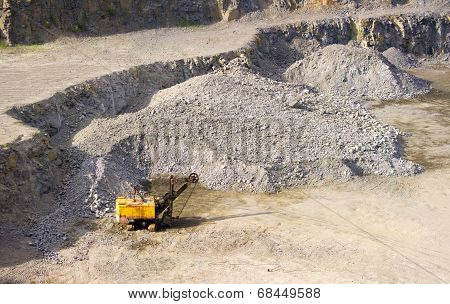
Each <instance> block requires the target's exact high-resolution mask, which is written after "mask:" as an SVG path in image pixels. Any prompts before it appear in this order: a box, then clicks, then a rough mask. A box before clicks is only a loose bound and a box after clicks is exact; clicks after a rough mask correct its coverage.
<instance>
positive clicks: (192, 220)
mask: <svg viewBox="0 0 450 304" xmlns="http://www.w3.org/2000/svg"><path fill="white" fill-rule="evenodd" d="M272 213H273V212H257V213H243V214H232V215H224V216H215V217H200V216H188V217H180V218H179V219H178V220H174V221H173V223H172V225H171V228H189V227H195V226H200V225H203V224H213V223H216V222H220V221H225V220H231V219H235V218H243V217H252V216H260V215H268V214H272Z"/></svg>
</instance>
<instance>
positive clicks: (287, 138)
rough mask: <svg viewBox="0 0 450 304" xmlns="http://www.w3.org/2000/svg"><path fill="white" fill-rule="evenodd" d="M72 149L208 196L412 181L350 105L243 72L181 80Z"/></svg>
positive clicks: (383, 137) (390, 137)
mask: <svg viewBox="0 0 450 304" xmlns="http://www.w3.org/2000/svg"><path fill="white" fill-rule="evenodd" d="M358 51H359V50H358ZM364 54H367V53H366V52H364ZM389 68H390V66H389ZM73 145H74V146H76V147H77V148H78V149H80V150H81V151H83V152H85V153H86V154H87V155H89V157H91V158H92V159H96V161H98V159H99V158H101V159H102V167H104V169H103V170H104V171H109V172H114V173H115V175H118V174H119V175H120V174H121V173H120V172H123V171H127V170H126V168H127V166H128V167H130V168H139V170H141V171H139V170H138V171H139V172H145V174H148V175H153V174H159V173H168V172H174V173H181V174H187V173H190V172H197V173H198V174H199V175H200V176H201V181H202V183H203V184H204V185H205V186H207V187H209V188H213V189H233V190H238V191H277V190H279V189H280V188H283V187H286V186H292V185H298V184H304V183H306V182H310V181H316V180H323V179H347V178H349V177H351V176H355V175H363V174H380V175H398V174H400V175H410V174H414V173H416V172H418V171H420V167H418V166H417V165H415V164H413V163H412V162H410V161H407V160H406V159H404V158H403V157H402V155H401V153H400V152H399V151H401V144H400V134H399V132H398V131H397V130H396V129H394V128H393V127H391V126H388V125H385V124H383V123H380V122H379V121H377V120H376V119H375V118H374V117H373V115H371V114H370V113H369V112H368V111H367V110H366V108H365V107H363V106H362V105H361V104H360V103H359V102H358V101H357V100H355V99H354V98H351V97H348V98H341V97H340V98H334V97H324V96H323V95H319V94H318V93H316V92H314V91H313V90H310V89H308V88H307V87H305V86H302V85H297V84H292V83H285V82H278V81H275V80H271V79H268V78H264V77H261V76H258V75H256V74H253V73H252V72H250V71H249V70H247V69H244V68H232V69H230V70H227V71H216V72H214V73H211V74H207V75H203V76H198V77H194V78H191V79H189V80H187V81H185V82H183V83H181V84H178V85H175V86H173V87H171V88H168V89H165V90H161V91H159V92H158V93H156V94H155V95H154V96H153V97H152V99H151V101H150V103H149V105H148V106H147V107H146V108H144V109H142V110H140V111H138V112H135V113H129V114H123V115H120V116H118V117H116V118H103V119H96V120H94V121H93V122H92V123H91V124H90V125H89V126H88V127H86V128H85V129H83V130H81V131H80V132H78V133H77V134H76V135H75V137H74V140H73ZM93 170H95V169H93ZM85 173H86V172H85ZM83 174H84V173H83ZM124 174H125V173H124ZM127 174H128V176H123V177H122V178H123V180H125V179H127V178H128V179H129V178H130V176H129V174H130V171H129V170H128V172H127ZM140 177H142V175H141V176H136V180H138V178H140ZM114 180H115V181H116V183H117V184H119V183H120V180H121V178H120V176H119V177H117V176H116V177H115V178H114ZM74 182H76V181H74ZM100 183H101V181H100ZM109 187H113V186H112V184H111V183H109ZM117 187H118V186H117ZM111 190H113V189H111Z"/></svg>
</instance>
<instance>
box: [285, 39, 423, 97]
mask: <svg viewBox="0 0 450 304" xmlns="http://www.w3.org/2000/svg"><path fill="white" fill-rule="evenodd" d="M284 76H285V78H286V79H287V80H288V81H290V82H293V83H305V84H309V85H311V86H314V87H317V88H319V89H320V90H321V92H326V93H327V94H331V95H333V96H339V95H342V94H344V95H348V94H351V95H352V96H354V97H365V98H369V99H375V100H377V99H396V98H401V99H407V98H411V97H413V96H415V95H418V94H423V93H426V92H428V91H429V90H430V87H429V85H428V83H427V82H426V81H423V80H421V79H418V78H416V77H414V76H412V75H409V74H407V73H405V72H402V71H400V70H399V69H397V68H396V67H395V66H394V65H393V64H391V63H390V62H389V61H388V60H387V59H386V58H385V57H384V56H383V55H382V54H380V53H379V52H377V51H374V50H371V49H367V48H361V47H355V46H346V45H338V44H333V45H330V46H327V47H325V48H323V49H321V50H320V51H318V52H315V53H313V54H311V55H309V56H307V57H306V58H304V59H303V60H300V61H298V62H296V63H294V64H293V65H291V66H290V67H289V68H288V69H287V71H286V72H285V74H284Z"/></svg>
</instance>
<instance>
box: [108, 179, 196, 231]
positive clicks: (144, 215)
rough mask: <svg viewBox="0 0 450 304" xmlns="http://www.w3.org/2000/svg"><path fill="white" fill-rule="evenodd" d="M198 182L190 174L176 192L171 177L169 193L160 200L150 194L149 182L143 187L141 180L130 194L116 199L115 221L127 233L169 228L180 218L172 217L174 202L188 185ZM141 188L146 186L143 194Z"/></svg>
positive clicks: (173, 180)
mask: <svg viewBox="0 0 450 304" xmlns="http://www.w3.org/2000/svg"><path fill="white" fill-rule="evenodd" d="M198 181H199V176H198V174H196V173H191V174H190V175H189V176H188V177H187V178H185V183H184V184H183V185H182V186H181V187H180V188H179V189H178V190H175V178H174V176H173V175H171V176H170V177H169V192H167V193H166V194H164V196H163V197H162V198H160V197H156V196H153V195H151V194H150V193H151V192H150V191H151V181H149V182H148V183H145V182H144V185H143V182H142V180H141V181H140V183H139V184H140V186H135V187H133V192H132V193H130V194H128V195H121V196H118V197H117V198H116V220H117V221H118V222H119V223H121V224H123V225H126V227H127V230H129V231H131V230H135V229H137V228H144V229H145V228H146V229H148V230H150V231H156V230H157V229H158V228H159V227H161V226H170V225H171V223H172V221H173V220H175V219H178V218H179V216H180V215H178V216H177V217H173V203H174V201H175V200H176V199H177V198H178V197H179V196H180V195H181V193H183V192H184V191H185V190H186V189H187V188H188V187H189V185H191V184H196V183H198ZM143 186H144V187H145V186H146V189H145V192H144V194H142V192H141V187H143ZM193 190H194V189H192V191H193ZM191 194H192V192H191ZM186 203H187V201H186ZM183 208H184V207H183ZM182 210H183V209H182ZM182 210H181V211H182ZM180 213H181V212H180Z"/></svg>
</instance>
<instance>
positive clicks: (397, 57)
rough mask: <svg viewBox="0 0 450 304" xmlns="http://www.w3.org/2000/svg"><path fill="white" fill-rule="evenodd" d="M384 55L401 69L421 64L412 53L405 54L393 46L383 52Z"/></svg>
mask: <svg viewBox="0 0 450 304" xmlns="http://www.w3.org/2000/svg"><path fill="white" fill-rule="evenodd" d="M383 56H384V57H386V59H387V60H389V62H390V63H392V64H393V65H395V66H396V67H397V68H399V69H403V70H407V69H412V68H415V67H417V65H418V64H419V62H418V60H417V58H415V57H414V55H412V54H405V53H403V52H402V51H400V50H399V49H397V48H395V47H391V48H389V49H387V50H386V51H384V52H383Z"/></svg>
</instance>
